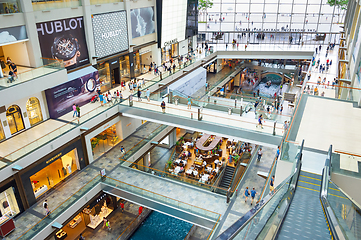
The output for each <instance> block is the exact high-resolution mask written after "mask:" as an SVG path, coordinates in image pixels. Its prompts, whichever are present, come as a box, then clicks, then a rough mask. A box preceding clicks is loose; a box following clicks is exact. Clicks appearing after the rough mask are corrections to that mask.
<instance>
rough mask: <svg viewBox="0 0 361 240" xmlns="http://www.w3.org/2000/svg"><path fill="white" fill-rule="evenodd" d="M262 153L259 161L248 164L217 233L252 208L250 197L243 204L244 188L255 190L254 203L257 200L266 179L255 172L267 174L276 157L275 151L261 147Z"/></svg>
mask: <svg viewBox="0 0 361 240" xmlns="http://www.w3.org/2000/svg"><path fill="white" fill-rule="evenodd" d="M262 151H263V156H262V158H261V161H259V162H258V161H256V160H253V161H252V162H251V163H250V164H251V165H250V166H249V169H248V170H247V172H246V175H245V176H244V178H243V180H242V182H241V183H240V185H239V187H238V194H237V197H235V198H234V199H233V200H232V202H231V204H230V205H229V207H228V209H227V212H226V215H225V216H226V219H225V220H224V222H223V223H222V225H220V228H219V233H222V232H223V231H224V230H226V229H227V228H228V227H230V226H231V225H232V224H233V223H234V222H235V221H236V220H238V219H239V218H241V217H242V216H243V215H244V214H245V213H246V212H248V211H249V210H251V208H252V206H251V198H250V197H249V198H248V201H247V203H245V197H244V191H245V189H246V187H248V189H249V190H251V189H252V188H255V190H256V192H257V194H256V198H255V201H256V200H257V201H258V200H259V198H260V195H261V193H262V189H263V187H264V185H265V183H266V179H264V178H262V177H260V176H258V175H257V172H258V171H261V172H267V173H268V172H269V170H270V169H271V166H272V163H273V160H274V158H275V155H276V149H272V148H266V147H262ZM254 204H255V203H254ZM253 206H254V205H253ZM227 213H228V215H227Z"/></svg>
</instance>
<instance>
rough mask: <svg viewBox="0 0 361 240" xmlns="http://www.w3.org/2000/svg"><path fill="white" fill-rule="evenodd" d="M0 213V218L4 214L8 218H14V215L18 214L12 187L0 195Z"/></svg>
mask: <svg viewBox="0 0 361 240" xmlns="http://www.w3.org/2000/svg"><path fill="white" fill-rule="evenodd" d="M0 212H1V214H0V215H1V216H3V215H5V214H6V215H8V216H15V215H16V214H18V213H20V209H19V206H18V202H17V200H16V197H15V191H14V188H13V187H9V188H8V189H6V190H5V191H3V192H2V193H0ZM1 216H0V217H1Z"/></svg>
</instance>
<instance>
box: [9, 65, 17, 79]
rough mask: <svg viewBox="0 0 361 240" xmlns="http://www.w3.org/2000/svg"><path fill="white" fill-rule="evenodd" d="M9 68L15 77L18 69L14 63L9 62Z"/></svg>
mask: <svg viewBox="0 0 361 240" xmlns="http://www.w3.org/2000/svg"><path fill="white" fill-rule="evenodd" d="M10 69H11V70H12V71H13V73H14V75H15V77H17V75H18V69H17V67H16V65H15V63H11V64H10Z"/></svg>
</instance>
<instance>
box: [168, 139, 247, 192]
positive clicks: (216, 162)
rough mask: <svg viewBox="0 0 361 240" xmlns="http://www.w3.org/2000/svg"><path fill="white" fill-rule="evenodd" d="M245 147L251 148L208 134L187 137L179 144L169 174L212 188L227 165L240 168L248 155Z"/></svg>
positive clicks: (170, 164)
mask: <svg viewBox="0 0 361 240" xmlns="http://www.w3.org/2000/svg"><path fill="white" fill-rule="evenodd" d="M245 146H246V147H247V146H248V144H246V143H242V142H241V141H231V140H229V139H227V138H222V137H218V136H214V135H209V134H205V133H204V134H202V133H198V132H195V133H193V134H191V133H186V134H185V135H184V136H183V137H181V138H180V139H179V140H178V142H177V150H176V157H175V158H174V160H170V161H171V162H168V164H166V166H165V171H166V172H170V173H171V174H173V175H177V176H183V177H186V178H188V179H190V180H195V181H198V182H200V183H204V184H211V185H212V184H213V183H214V182H215V181H216V179H217V178H218V177H219V175H220V173H221V172H222V170H223V169H224V168H225V167H226V165H227V164H228V165H230V166H236V163H237V161H238V160H239V159H240V156H241V155H242V153H243V152H244V151H248V148H245ZM250 148H251V147H250Z"/></svg>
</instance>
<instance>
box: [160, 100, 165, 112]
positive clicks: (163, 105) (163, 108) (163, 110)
mask: <svg viewBox="0 0 361 240" xmlns="http://www.w3.org/2000/svg"><path fill="white" fill-rule="evenodd" d="M160 107H161V108H162V112H163V113H165V102H164V101H162V103H161V104H160Z"/></svg>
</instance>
